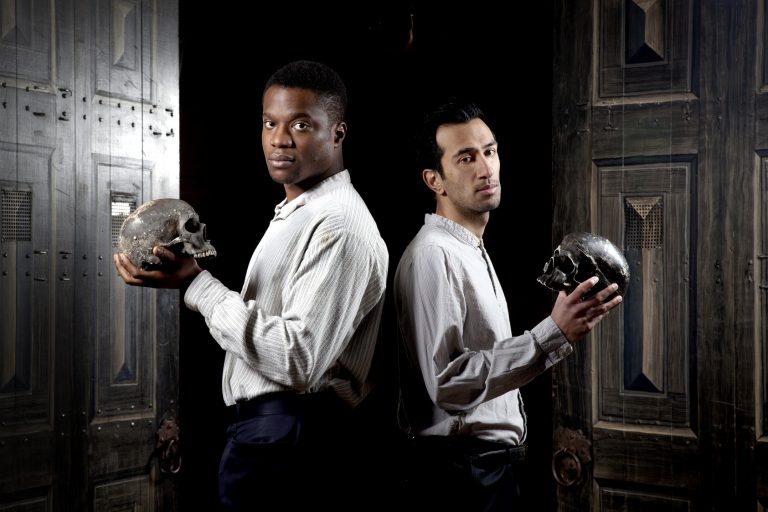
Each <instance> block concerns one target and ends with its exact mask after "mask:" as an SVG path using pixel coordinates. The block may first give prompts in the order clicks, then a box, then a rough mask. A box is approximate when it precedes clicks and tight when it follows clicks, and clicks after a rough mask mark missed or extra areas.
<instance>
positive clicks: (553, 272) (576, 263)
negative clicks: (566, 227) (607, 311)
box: [537, 233, 629, 298]
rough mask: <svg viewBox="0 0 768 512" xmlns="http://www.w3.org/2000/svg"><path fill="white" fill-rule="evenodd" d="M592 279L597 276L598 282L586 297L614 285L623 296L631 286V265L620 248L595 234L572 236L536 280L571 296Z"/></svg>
mask: <svg viewBox="0 0 768 512" xmlns="http://www.w3.org/2000/svg"><path fill="white" fill-rule="evenodd" d="M592 276H597V277H598V279H599V281H598V283H597V284H596V285H595V286H594V287H593V288H592V289H591V290H590V291H589V293H587V295H586V296H585V298H588V297H590V296H592V295H594V294H595V293H597V292H599V291H600V290H602V289H603V288H605V287H606V286H608V285H609V284H611V283H616V284H618V285H619V289H618V290H617V291H616V293H618V294H619V295H621V296H624V294H625V293H626V292H627V286H629V265H628V264H627V260H626V258H624V255H623V254H622V252H621V251H620V250H619V248H618V247H616V246H615V245H613V243H611V241H610V240H608V239H607V238H603V237H602V236H598V235H595V234H593V233H570V234H568V235H565V238H563V240H562V242H560V245H558V246H557V248H556V249H555V252H554V254H552V257H551V258H549V261H548V262H547V263H546V264H545V265H544V273H543V274H542V275H541V276H539V278H538V279H537V281H538V282H539V283H541V284H543V285H544V286H546V287H547V288H551V289H552V290H556V291H559V290H565V291H566V293H570V292H571V291H572V290H573V289H574V288H575V287H577V286H578V285H579V283H582V282H583V281H585V280H586V279H589V278H590V277H592ZM612 296H615V294H614V295H612Z"/></svg>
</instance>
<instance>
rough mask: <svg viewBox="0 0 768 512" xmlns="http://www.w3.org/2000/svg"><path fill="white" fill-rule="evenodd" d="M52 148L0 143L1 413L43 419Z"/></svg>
mask: <svg viewBox="0 0 768 512" xmlns="http://www.w3.org/2000/svg"><path fill="white" fill-rule="evenodd" d="M51 151H52V150H51V149H48V148H34V147H25V146H14V145H11V144H6V143H0V217H1V218H0V353H1V354H2V355H3V357H2V360H0V416H1V417H2V425H3V426H4V427H11V426H14V427H21V426H25V427H26V428H27V429H29V426H30V425H33V424H39V423H43V424H48V423H49V422H50V402H49V400H50V397H51V380H50V377H51V376H50V356H51V349H52V345H53V337H52V336H53V335H52V325H51V309H50V305H51V294H52V293H53V291H54V289H55V288H54V285H53V280H54V279H55V277H54V276H53V275H52V274H51V270H52V267H51V259H52V256H51V252H52V250H53V248H54V247H55V242H54V240H53V233H52V230H51V225H52V215H53V213H52V211H51V197H50V190H51V185H50V184H51V182H52V181H54V176H53V175H52V173H51Z"/></svg>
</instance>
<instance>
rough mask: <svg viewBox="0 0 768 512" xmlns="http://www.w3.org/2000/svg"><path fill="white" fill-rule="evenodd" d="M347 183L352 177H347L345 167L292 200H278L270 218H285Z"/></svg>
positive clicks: (350, 181) (347, 172)
mask: <svg viewBox="0 0 768 512" xmlns="http://www.w3.org/2000/svg"><path fill="white" fill-rule="evenodd" d="M349 183H352V179H351V178H350V177H349V171H348V170H347V169H344V170H343V171H341V172H337V173H336V174H334V175H333V176H329V177H328V178H325V179H324V180H323V181H321V182H320V183H318V184H317V185H315V186H314V187H312V188H310V189H309V190H307V191H305V192H303V193H302V194H300V195H299V196H297V197H295V198H294V199H293V201H288V198H285V199H283V200H282V201H280V203H279V204H278V205H277V206H275V216H274V218H273V219H272V220H278V219H286V218H288V216H289V215H290V214H292V213H293V212H295V211H296V210H298V209H299V208H300V207H302V206H304V205H305V204H307V203H308V202H310V201H313V200H315V199H317V198H318V197H321V196H324V195H326V194H328V193H329V192H330V191H332V190H334V189H336V188H338V187H342V186H344V185H347V184H349Z"/></svg>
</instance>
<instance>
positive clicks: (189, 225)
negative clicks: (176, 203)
mask: <svg viewBox="0 0 768 512" xmlns="http://www.w3.org/2000/svg"><path fill="white" fill-rule="evenodd" d="M184 229H186V230H187V231H188V232H190V233H197V232H198V231H200V221H198V220H197V219H196V218H194V217H190V219H189V220H188V221H187V222H185V223H184Z"/></svg>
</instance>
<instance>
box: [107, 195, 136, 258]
mask: <svg viewBox="0 0 768 512" xmlns="http://www.w3.org/2000/svg"><path fill="white" fill-rule="evenodd" d="M135 209H136V196H134V195H131V194H124V193H121V192H113V193H112V247H117V244H118V241H119V240H120V228H121V227H122V226H123V221H124V220H125V218H126V217H128V215H130V214H131V212H132V211H133V210H135Z"/></svg>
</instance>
